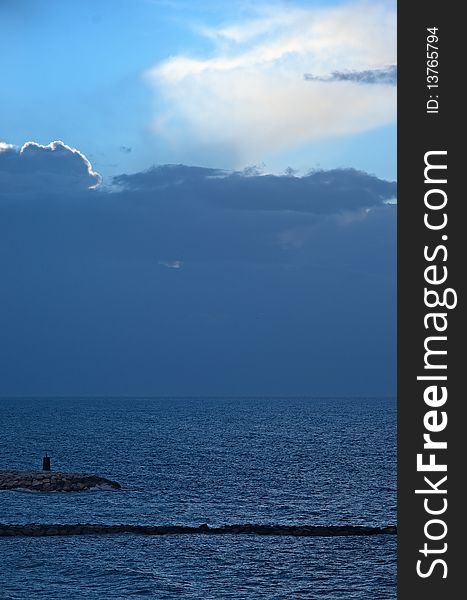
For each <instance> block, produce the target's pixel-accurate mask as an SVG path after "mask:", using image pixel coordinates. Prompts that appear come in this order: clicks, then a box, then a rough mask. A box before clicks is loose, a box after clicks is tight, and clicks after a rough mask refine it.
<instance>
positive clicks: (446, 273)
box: [398, 0, 467, 600]
mask: <svg viewBox="0 0 467 600" xmlns="http://www.w3.org/2000/svg"><path fill="white" fill-rule="evenodd" d="M464 27H465V25H464ZM461 29H462V17H461V15H460V9H459V7H458V6H457V5H456V3H454V2H446V1H445V2H439V1H434V0H425V1H424V2H421V3H415V2H400V3H399V5H398V187H399V190H398V444H399V447H398V473H399V475H398V598H400V599H402V600H406V599H407V600H409V599H410V600H411V599H413V598H423V599H424V600H431V599H432V598H433V599H435V598H436V599H439V598H443V600H445V599H448V598H457V597H458V594H459V591H456V590H462V579H461V577H462V571H463V570H464V569H465V567H463V562H464V554H465V550H463V545H464V544H463V538H464V536H465V535H466V533H465V531H466V527H465V523H464V521H463V520H462V512H461V508H462V505H463V504H466V499H465V498H463V496H462V494H463V492H462V490H461V488H462V487H464V486H463V484H462V482H463V479H464V471H465V467H464V465H463V462H464V458H463V457H465V456H466V455H467V453H466V450H465V447H464V441H463V440H464V439H465V440H466V442H467V432H465V431H464V428H465V427H464V424H465V422H467V418H466V419H465V421H463V420H462V419H463V413H464V412H465V411H464V410H463V407H464V405H467V399H466V398H465V395H466V394H465V392H464V389H463V381H462V375H461V374H462V373H463V372H464V371H467V364H466V365H465V366H464V364H463V363H466V362H467V361H466V359H465V358H464V357H465V354H466V353H465V350H464V340H463V337H464V335H465V334H466V332H465V306H464V297H465V295H464V294H463V293H462V290H461V287H463V281H462V278H463V277H462V275H463V273H465V272H466V269H465V267H463V262H464V261H465V260H467V250H466V247H465V246H467V244H464V243H463V240H464V238H465V239H466V240H467V231H465V232H464V229H465V227H466V224H467V221H463V219H464V218H465V217H464V215H465V212H466V211H465V210H464V204H465V203H467V198H466V194H465V192H463V191H462V188H461V185H460V178H461V176H462V173H463V171H464V170H466V169H465V167H463V165H462V161H463V155H464V154H465V150H462V148H461V145H462V136H463V134H462V129H465V118H464V115H463V109H462V111H461V108H460V103H461V97H462V92H461V89H462V88H463V87H465V86H464V84H463V81H464V80H465V76H464V72H465V69H463V68H462V62H463V60H464V57H465V55H466V52H465V49H464V47H463V46H464V40H465V39H466V38H467V35H466V33H467V31H464V32H461ZM429 86H431V87H429ZM436 86H437V87H436ZM456 138H457V139H456ZM456 303H457V306H454V305H455V304H456ZM446 394H447V399H445V396H446ZM446 420H447V421H446ZM446 422H447V425H446ZM424 436H426V437H424ZM444 443H446V444H447V448H446V449H445V448H444V447H443V444H444ZM417 455H418V467H417ZM443 465H446V466H447V470H446V471H444V470H443V469H444V467H443ZM446 476H447V479H444V477H446ZM415 490H419V493H416V491H415ZM461 595H462V593H461Z"/></svg>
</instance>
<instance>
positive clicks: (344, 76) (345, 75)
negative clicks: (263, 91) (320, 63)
mask: <svg viewBox="0 0 467 600" xmlns="http://www.w3.org/2000/svg"><path fill="white" fill-rule="evenodd" d="M303 78H304V79H305V81H327V82H336V81H354V82H355V83H364V84H374V85H396V83H397V66H396V65H390V66H389V67H385V68H383V69H367V70H366V71H334V72H332V73H331V74H330V75H327V76H317V75H312V74H310V73H305V75H304V76H303Z"/></svg>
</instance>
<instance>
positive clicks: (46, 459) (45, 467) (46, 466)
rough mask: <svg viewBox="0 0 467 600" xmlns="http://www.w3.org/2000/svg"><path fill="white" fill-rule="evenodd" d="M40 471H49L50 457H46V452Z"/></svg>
mask: <svg viewBox="0 0 467 600" xmlns="http://www.w3.org/2000/svg"><path fill="white" fill-rule="evenodd" d="M42 470H43V471H50V456H48V454H47V452H46V453H45V456H44V458H43V459H42Z"/></svg>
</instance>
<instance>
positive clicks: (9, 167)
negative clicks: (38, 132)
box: [0, 141, 101, 194]
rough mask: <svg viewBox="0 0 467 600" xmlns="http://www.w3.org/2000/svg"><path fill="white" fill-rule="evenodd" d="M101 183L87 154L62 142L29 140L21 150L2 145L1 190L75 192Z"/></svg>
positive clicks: (3, 191)
mask: <svg viewBox="0 0 467 600" xmlns="http://www.w3.org/2000/svg"><path fill="white" fill-rule="evenodd" d="M100 182H101V177H100V175H99V174H98V173H97V172H96V171H94V170H93V168H92V165H91V163H90V162H89V160H88V159H87V158H86V156H85V155H84V154H83V153H82V152H80V151H79V150H77V149H76V148H71V147H70V146H67V145H66V144H64V143H63V142H61V141H55V142H51V143H50V144H48V145H46V146H44V145H42V144H38V143H36V142H26V143H25V144H24V145H23V146H22V147H21V148H20V149H18V148H17V147H15V146H12V145H10V144H6V143H2V144H1V145H0V187H1V190H2V192H1V193H4V194H6V193H29V192H35V193H37V192H42V191H44V190H45V191H48V192H49V193H62V192H64V191H66V192H68V193H70V192H71V193H72V192H77V191H81V190H88V189H94V188H96V187H97V186H99V184H100Z"/></svg>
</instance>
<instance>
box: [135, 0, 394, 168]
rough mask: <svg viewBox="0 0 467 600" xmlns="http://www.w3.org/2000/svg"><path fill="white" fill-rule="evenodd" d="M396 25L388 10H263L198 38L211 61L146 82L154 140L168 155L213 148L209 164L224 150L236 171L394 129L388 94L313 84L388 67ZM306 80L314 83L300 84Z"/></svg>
mask: <svg viewBox="0 0 467 600" xmlns="http://www.w3.org/2000/svg"><path fill="white" fill-rule="evenodd" d="M395 23H396V19H395V6H394V4H393V3H392V2H376V3H363V4H362V3H357V4H346V5H344V6H338V7H333V8H325V9H311V8H293V7H290V6H289V7H285V8H277V7H276V8H269V9H268V10H267V11H266V10H265V9H262V10H260V12H259V14H258V15H257V16H256V17H255V18H252V19H249V20H244V21H242V22H238V23H234V24H229V25H226V26H224V27H219V28H217V29H213V28H210V29H209V28H204V29H201V30H200V34H202V35H204V36H205V37H208V38H209V39H210V40H211V42H212V43H213V51H212V55H211V56H210V57H209V58H198V57H195V56H189V55H179V56H174V57H172V58H170V59H168V60H166V61H164V62H162V63H160V64H158V65H156V66H155V67H154V68H152V69H151V70H149V71H148V72H147V73H146V78H147V80H148V81H149V83H150V84H151V86H152V87H153V89H154V91H155V94H156V97H157V99H158V103H159V104H158V109H157V113H156V115H155V118H154V121H153V130H154V132H155V133H156V134H157V135H159V136H164V137H165V139H166V140H168V141H170V142H171V143H172V144H174V145H175V146H180V147H181V146H183V145H186V144H190V145H192V146H194V147H195V148H196V146H198V147H199V148H200V149H203V151H204V152H205V151H206V148H211V152H212V154H213V156H214V155H215V153H216V152H218V151H219V148H224V149H227V150H228V151H230V153H231V154H232V156H235V157H236V158H237V163H238V165H239V166H240V165H243V164H245V163H251V162H260V161H261V160H263V159H264V156H265V155H266V154H268V153H274V152H277V151H281V150H286V149H289V148H293V147H296V146H299V145H301V144H304V143H307V142H310V141H314V140H318V139H324V138H330V137H337V136H344V135H350V134H354V133H358V132H362V131H365V130H368V129H371V128H374V127H378V126H381V125H385V124H387V123H389V122H392V121H394V120H395V114H396V94H395V90H388V89H385V88H382V86H361V85H358V83H359V82H360V81H358V80H357V79H356V78H352V77H347V78H345V77H344V76H342V77H341V78H340V81H339V85H336V86H329V85H328V84H327V80H326V82H325V81H323V80H321V79H320V78H326V77H328V76H329V73H337V74H343V73H345V72H349V73H364V72H371V71H372V72H378V71H381V70H384V69H386V68H387V65H388V64H389V65H390V64H393V63H394V61H395V56H396V48H395V45H396V33H395ZM307 72H312V73H313V74H315V76H316V77H317V78H318V79H315V80H313V81H304V79H303V73H307ZM368 77H369V75H367V79H368ZM343 99H345V106H344V105H343ZM161 101H162V102H164V104H163V107H162V108H161V107H160V103H161Z"/></svg>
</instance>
